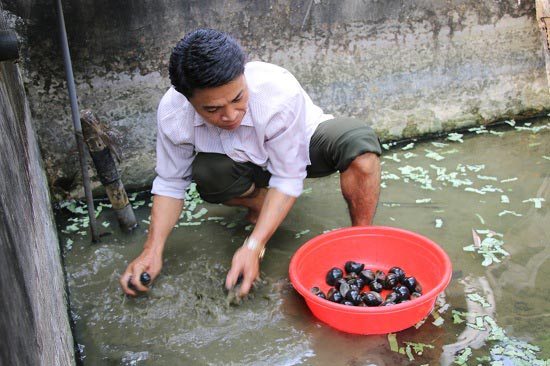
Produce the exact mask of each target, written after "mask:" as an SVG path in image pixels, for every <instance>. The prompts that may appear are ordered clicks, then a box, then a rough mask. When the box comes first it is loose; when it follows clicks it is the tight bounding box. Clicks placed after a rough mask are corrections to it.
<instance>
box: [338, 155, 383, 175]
mask: <svg viewBox="0 0 550 366" xmlns="http://www.w3.org/2000/svg"><path fill="white" fill-rule="evenodd" d="M380 171H381V168H380V158H379V157H378V155H376V154H375V153H370V152H368V153H364V154H362V155H359V156H358V157H356V158H355V159H353V161H352V162H351V164H350V165H349V167H348V168H347V169H346V170H345V171H344V172H343V173H342V174H346V173H350V174H354V175H356V174H358V175H360V176H370V175H374V176H379V175H380Z"/></svg>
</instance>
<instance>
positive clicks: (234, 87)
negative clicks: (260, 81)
mask: <svg viewBox="0 0 550 366" xmlns="http://www.w3.org/2000/svg"><path fill="white" fill-rule="evenodd" d="M189 102H190V103H191V105H192V106H193V108H195V110H196V111H197V113H198V114H199V115H200V116H201V117H203V118H204V119H205V120H207V121H208V122H209V123H211V124H212V125H214V126H217V127H219V128H223V129H224V130H234V129H235V128H237V127H239V126H240V124H241V122H242V120H243V117H244V115H245V114H246V105H247V103H248V87H247V85H246V79H245V78H244V75H241V76H239V77H237V78H236V79H235V80H232V81H230V82H229V83H227V84H224V85H221V86H216V87H212V88H206V89H200V90H197V91H195V94H194V95H193V97H192V98H191V99H189Z"/></svg>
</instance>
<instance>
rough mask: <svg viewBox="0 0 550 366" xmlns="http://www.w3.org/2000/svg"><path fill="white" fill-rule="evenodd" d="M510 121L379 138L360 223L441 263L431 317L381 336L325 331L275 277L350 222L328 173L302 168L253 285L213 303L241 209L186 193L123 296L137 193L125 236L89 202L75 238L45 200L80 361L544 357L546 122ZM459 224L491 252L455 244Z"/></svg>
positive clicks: (461, 236) (241, 231)
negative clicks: (375, 198)
mask: <svg viewBox="0 0 550 366" xmlns="http://www.w3.org/2000/svg"><path fill="white" fill-rule="evenodd" d="M512 124H513V123H512V122H510V123H509V124H505V125H504V126H503V127H498V128H495V129H492V130H491V131H488V130H486V129H484V128H479V129H473V130H472V131H470V132H469V133H465V134H451V135H448V136H443V137H440V138H439V139H436V140H429V141H423V142H418V141H417V142H411V143H401V144H394V145H390V146H388V145H386V151H385V152H384V155H383V158H382V162H383V178H384V179H383V188H382V192H381V197H380V204H379V207H378V211H377V215H376V219H375V224H376V225H385V226H393V227H398V228H403V229H407V230H412V231H415V232H418V233H420V234H422V235H424V236H426V237H428V238H430V239H432V240H434V241H435V242H437V243H438V244H439V245H440V246H441V247H442V248H443V249H444V250H445V251H446V252H447V253H448V255H449V257H450V258H451V261H452V263H453V279H452V281H451V283H450V285H449V286H448V288H447V289H446V291H445V293H444V294H442V296H441V297H440V298H439V300H438V303H437V305H436V307H435V309H434V311H433V312H432V314H431V315H429V316H428V317H427V318H426V320H425V322H424V323H423V324H420V325H418V326H417V327H412V328H409V329H407V330H404V331H401V332H398V333H397V334H395V335H390V336H388V335H376V336H359V335H350V334H345V333H342V332H339V331H337V330H334V329H332V328H331V327H329V326H327V325H325V324H323V323H321V322H319V321H317V320H316V319H315V318H314V317H313V316H312V315H311V313H310V312H309V310H308V308H307V306H306V305H305V303H304V302H303V300H302V299H301V297H300V296H299V295H298V294H297V293H296V292H295V291H294V290H293V288H292V286H291V284H290V283H289V279H288V264H289V261H290V259H291V257H292V255H293V253H294V252H295V251H296V249H297V248H299V247H300V246H301V245H302V244H303V243H304V242H306V241H307V240H308V239H311V238H313V237H314V236H317V235H319V234H321V233H323V232H325V231H327V230H332V229H336V228H341V227H345V226H349V224H350V222H349V218H348V215H347V208H346V206H345V203H344V201H343V199H342V197H341V193H340V188H339V178H338V175H337V174H334V175H332V176H329V177H326V178H321V179H315V180H307V181H306V190H305V192H304V194H303V195H302V196H301V197H300V198H299V199H298V201H297V203H296V205H295V206H294V208H293V209H292V211H291V213H290V214H289V216H288V217H287V219H286V220H285V221H284V223H283V224H282V225H281V227H280V228H279V230H278V231H277V232H276V234H275V235H274V236H273V238H272V240H271V241H270V242H269V245H268V251H267V254H266V257H265V260H264V262H263V263H262V268H261V271H262V278H263V282H262V284H260V286H259V287H258V288H257V289H256V290H255V291H254V292H253V296H251V298H249V299H247V300H246V301H244V302H243V303H242V304H241V305H239V306H231V305H229V304H228V303H227V301H226V294H225V292H224V290H223V282H224V279H225V273H226V272H227V270H228V269H229V265H230V260H231V257H232V255H233V253H234V251H235V250H236V248H237V247H238V246H240V245H241V244H242V242H243V240H244V238H245V237H246V236H247V235H248V234H249V232H250V230H251V227H250V225H249V224H248V223H247V222H246V221H245V211H244V210H242V209H238V208H230V207H224V206H221V205H211V204H206V203H201V202H200V200H198V199H197V197H192V198H191V199H190V200H189V204H188V206H187V209H186V211H185V212H184V213H183V215H182V218H181V220H180V223H179V224H178V227H177V228H175V230H174V232H173V233H172V235H171V236H170V238H169V240H168V243H167V247H166V250H165V255H164V267H163V271H162V273H161V275H160V277H159V278H157V280H156V282H155V284H154V288H153V289H152V291H150V292H149V293H147V294H144V295H141V296H139V297H137V298H128V297H126V296H124V295H123V294H122V291H121V289H120V288H119V286H118V279H119V278H120V275H121V274H122V271H123V270H124V269H125V267H126V265H127V264H128V263H129V261H130V260H132V259H133V258H135V256H137V255H138V254H139V253H140V251H141V248H142V245H143V242H144V241H145V237H146V235H147V234H146V230H147V226H148V225H147V220H148V215H149V207H148V203H149V199H148V198H145V199H143V197H138V198H135V199H134V205H135V206H136V215H137V217H138V218H139V220H140V222H141V226H140V228H139V229H138V230H137V231H136V232H134V233H132V234H130V235H125V234H121V233H119V231H118V229H117V223H116V219H115V218H114V215H113V213H112V212H111V211H110V209H109V208H108V207H105V208H103V211H102V212H101V213H100V215H99V217H98V219H99V221H100V224H102V225H103V226H102V227H103V229H104V230H105V231H107V232H112V235H111V236H108V237H105V238H104V239H103V241H102V242H101V243H100V244H93V245H92V244H90V240H89V235H82V234H83V233H85V232H86V230H87V229H86V228H85V227H83V221H82V219H81V218H82V217H84V216H85V215H83V214H72V217H73V219H72V220H73V221H66V216H65V213H66V212H67V210H63V211H61V212H59V213H58V215H57V219H58V225H59V228H60V230H61V238H62V241H63V245H64V258H65V264H66V271H67V276H68V281H69V288H70V300H71V304H72V315H73V317H74V319H75V324H76V340H77V342H78V343H79V345H80V349H81V352H82V357H83V363H84V365H379V366H382V365H410V364H414V365H427V364H429V365H450V364H469V365H478V364H481V365H521V364H525V365H536V364H538V363H540V364H543V362H544V361H543V360H547V359H548V358H549V357H550V338H549V336H548V328H549V325H550V322H549V317H550V311H549V310H550V307H549V305H548V301H549V295H548V294H549V293H550V284H549V281H548V278H550V266H549V265H548V264H549V259H550V245H549V239H548V237H549V236H550V235H549V234H550V232H549V225H550V220H549V218H550V216H549V215H548V211H549V209H548V207H549V204H550V174H549V172H550V124H549V122H548V120H541V121H536V122H534V123H530V124H527V125H522V126H511V125H512ZM73 211H74V208H73ZM77 211H78V208H77ZM84 221H85V220H84ZM84 225H85V224H84ZM107 225H108V226H107ZM473 230H474V231H475V232H476V234H477V236H478V237H479V239H480V241H482V242H483V244H484V246H485V245H487V244H495V247H494V248H493V249H495V250H498V249H501V251H500V252H498V251H497V252H494V253H493V255H494V256H493V257H488V256H489V255H490V253H486V255H485V256H484V255H483V254H482V253H478V252H476V251H473V252H472V251H467V250H465V249H464V248H465V247H469V246H471V245H472V244H473V243H474V239H473V233H472V231H473ZM503 253H507V255H506V254H503ZM485 257H487V258H491V259H485ZM490 261H492V262H491V263H489V262H490Z"/></svg>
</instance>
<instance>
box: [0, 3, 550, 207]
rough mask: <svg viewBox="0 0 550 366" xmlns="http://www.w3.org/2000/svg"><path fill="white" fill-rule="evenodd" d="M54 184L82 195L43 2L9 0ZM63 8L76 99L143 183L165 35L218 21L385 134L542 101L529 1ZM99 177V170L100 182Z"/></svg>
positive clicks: (547, 101) (125, 170)
mask: <svg viewBox="0 0 550 366" xmlns="http://www.w3.org/2000/svg"><path fill="white" fill-rule="evenodd" d="M5 1H6V3H7V4H8V10H9V14H10V16H11V19H12V22H13V23H14V24H15V25H16V27H17V29H18V30H20V34H21V36H22V37H23V38H24V39H25V42H26V43H25V44H26V58H25V63H24V75H25V85H26V87H27V90H28V93H29V99H30V105H31V110H32V113H33V116H34V117H35V122H36V125H37V130H38V135H39V142H40V146H41V150H42V152H43V156H44V159H45V168H46V172H47V177H48V181H49V184H50V187H51V188H52V193H53V194H54V197H55V198H56V199H62V198H67V197H68V196H69V195H73V196H82V193H81V192H82V191H81V189H80V183H79V167H78V157H77V155H76V153H75V151H76V149H75V146H74V138H73V135H72V133H73V132H72V126H71V123H70V110H69V102H68V99H67V93H66V90H65V85H64V72H63V66H62V65H63V64H62V61H61V52H60V50H59V46H58V43H57V39H56V34H57V33H56V29H55V17H54V14H53V13H52V11H53V9H52V7H51V4H50V2H48V1H46V0H37V1H34V2H28V1H27V2H18V1H15V0H5ZM65 19H66V23H67V31H68V36H69V45H70V47H71V55H72V56H73V68H74V70H75V79H76V82H77V88H78V94H79V100H80V103H81V107H82V108H91V109H92V110H93V111H94V112H96V113H97V114H98V115H99V116H100V117H102V119H103V120H104V122H106V123H108V124H109V125H110V126H111V127H113V128H116V129H118V130H119V131H120V132H121V133H122V134H124V135H125V140H124V143H123V149H124V151H125V155H124V157H123V159H124V160H123V164H122V166H121V171H122V179H123V181H124V183H125V186H126V188H127V189H128V190H134V189H148V188H149V187H150V186H149V185H150V183H151V181H152V179H153V177H154V160H155V150H154V149H155V135H156V126H155V116H156V107H157V104H158V102H159V100H160V97H161V96H162V94H163V93H164V91H165V90H166V89H167V88H168V86H169V81H168V78H167V62H168V57H169V53H170V50H171V48H172V47H173V46H174V45H175V43H176V42H177V41H178V40H179V39H180V38H181V37H182V36H183V35H184V34H185V33H186V32H188V31H190V30H192V29H194V28H196V27H199V26H206V27H215V28H219V29H220V30H222V31H227V32H229V33H231V34H232V35H234V36H235V37H236V38H238V39H239V40H241V43H242V45H243V47H244V48H245V49H246V50H247V51H248V52H249V54H250V59H261V60H264V61H269V62H273V63H276V64H279V65H281V66H283V67H286V68H287V69H289V70H290V71H291V72H293V73H294V74H295V76H296V77H297V79H298V80H300V81H301V82H302V84H303V86H304V88H305V89H306V90H307V91H308V92H309V93H310V94H311V97H312V99H313V100H314V101H315V102H316V103H317V104H319V105H320V106H321V107H323V108H324V109H325V110H326V111H327V112H330V113H333V114H340V115H351V116H356V117H360V118H364V119H366V120H367V121H369V122H370V123H372V125H373V127H374V128H375V130H377V131H378V132H379V134H380V135H381V136H382V137H383V138H384V139H398V138H401V137H411V136H414V135H422V134H426V133H436V132H440V131H443V130H450V129H455V128H460V127H466V126H471V125H476V124H483V123H487V122H490V121H494V120H499V119H504V118H506V119H510V118H514V117H516V116H525V115H531V114H537V113H541V112H543V111H545V109H547V108H548V106H549V105H550V97H549V95H548V92H547V88H546V76H545V70H544V57H543V54H542V52H541V42H540V35H539V32H538V29H537V23H536V20H535V8H534V3H533V2H529V1H521V2H518V1H517V0H503V1H494V0H481V1H479V0H453V1H445V2H442V1H438V0H405V1H393V0H392V1H381V0H369V1H360V0H306V1H302V0H284V1H233V2H227V1H221V0H207V1H202V2H197V1H189V0H171V1H168V0H160V1H155V2H131V3H128V2H108V1H105V0H102V1H92V0H76V1H72V2H69V3H67V4H66V7H65ZM96 186H97V187H99V186H100V184H99V182H96Z"/></svg>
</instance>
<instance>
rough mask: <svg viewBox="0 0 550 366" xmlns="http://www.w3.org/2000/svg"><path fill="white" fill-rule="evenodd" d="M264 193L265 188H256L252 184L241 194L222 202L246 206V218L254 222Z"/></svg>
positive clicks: (265, 192)
mask: <svg viewBox="0 0 550 366" xmlns="http://www.w3.org/2000/svg"><path fill="white" fill-rule="evenodd" d="M266 194H267V188H256V186H255V185H254V184H252V186H251V187H250V189H249V190H248V191H246V192H245V193H243V195H242V196H240V197H236V198H233V199H230V200H229V201H226V202H224V203H223V204H224V205H227V206H243V207H246V208H248V215H246V219H247V220H248V221H250V222H251V223H253V224H255V223H256V221H258V217H259V216H260V211H261V210H262V206H263V204H264V200H265V195H266Z"/></svg>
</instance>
